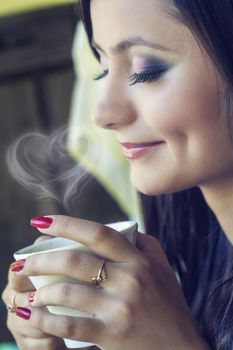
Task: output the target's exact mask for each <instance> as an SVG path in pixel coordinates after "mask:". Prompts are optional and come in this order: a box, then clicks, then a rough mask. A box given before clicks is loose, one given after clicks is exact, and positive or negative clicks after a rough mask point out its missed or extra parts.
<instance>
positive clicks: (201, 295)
mask: <svg viewBox="0 0 233 350" xmlns="http://www.w3.org/2000/svg"><path fill="white" fill-rule="evenodd" d="M90 1H91V0H81V12H82V17H83V20H84V24H85V27H86V30H87V33H88V37H89V40H90V43H91V39H92V25H91V16H90ZM161 1H163V2H164V4H165V10H167V13H168V15H169V16H170V17H171V18H173V19H174V20H176V21H180V22H182V23H183V24H185V25H186V26H188V27H189V28H190V30H191V31H192V33H193V34H194V36H195V37H196V39H197V40H198V41H199V43H200V44H201V46H202V47H204V48H205V50H206V52H207V54H208V55H209V57H210V58H211V59H212V61H213V62H214V64H215V66H216V68H217V69H218V71H219V72H220V74H221V75H222V77H223V79H224V81H225V82H226V90H225V95H224V101H223V103H224V104H223V107H224V114H225V115H226V117H227V118H228V119H227V120H228V124H229V130H230V133H231V137H232V135H233V1H232V0H161ZM93 51H94V54H95V55H96V57H97V58H98V53H97V52H96V51H95V50H93ZM232 139H233V137H232ZM142 201H143V207H144V211H145V221H146V227H147V232H150V233H153V232H156V233H155V234H154V235H155V236H157V237H158V238H159V239H160V241H161V243H162V245H163V247H164V249H165V251H166V253H167V256H168V258H169V261H170V263H171V265H172V266H173V267H174V269H175V270H176V271H177V273H178V275H179V278H180V281H181V285H182V288H183V291H184V294H185V296H186V299H187V302H188V304H189V306H190V308H191V309H192V311H193V313H194V314H195V316H196V318H197V320H198V321H199V324H200V325H201V326H202V329H203V333H205V335H206V337H207V338H208V340H209V342H210V344H211V346H212V348H213V349H216V350H217V349H218V350H232V349H233V335H232V330H233V274H232V270H233V266H232V265H233V263H232V261H233V256H232V250H231V246H230V244H229V242H227V240H226V239H225V238H223V237H225V235H224V234H223V233H222V231H221V229H220V227H219V224H218V222H217V220H216V218H215V217H214V215H213V213H212V212H211V210H210V209H209V208H208V206H207V205H206V203H205V201H204V199H203V196H202V194H201V192H200V190H199V189H198V188H194V189H189V190H186V191H181V192H179V193H175V194H166V195H163V196H156V197H148V196H144V195H142ZM213 237H214V239H213ZM222 239H223V240H224V239H225V240H224V241H223V243H222ZM219 247H220V248H219ZM219 249H221V251H220V250H219ZM215 254H216V256H215ZM217 254H219V255H221V257H220V258H223V260H221V261H220V260H219V259H217ZM219 265H221V266H219ZM201 274H202V277H204V278H201V277H200V275H201ZM187 275H190V276H191V278H189V279H188V278H187Z"/></svg>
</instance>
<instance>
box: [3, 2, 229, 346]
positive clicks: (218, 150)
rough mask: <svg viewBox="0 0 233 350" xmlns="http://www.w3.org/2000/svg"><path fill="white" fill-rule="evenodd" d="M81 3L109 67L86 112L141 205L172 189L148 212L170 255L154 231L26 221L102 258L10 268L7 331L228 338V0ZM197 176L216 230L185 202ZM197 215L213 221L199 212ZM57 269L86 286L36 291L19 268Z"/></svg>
mask: <svg viewBox="0 0 233 350" xmlns="http://www.w3.org/2000/svg"><path fill="white" fill-rule="evenodd" d="M82 6H83V13H84V17H85V23H86V27H87V31H88V34H89V38H90V42H91V44H92V46H93V50H94V52H95V54H96V56H97V57H98V58H99V60H100V62H101V64H102V67H103V72H102V73H101V75H100V76H98V79H100V78H103V88H102V94H101V97H100V100H99V103H98V105H97V106H96V108H95V110H94V111H93V116H92V117H93V120H94V122H95V123H96V124H97V125H99V126H100V127H103V128H106V129H111V130H114V131H116V137H117V139H118V141H119V142H120V143H121V144H122V149H123V153H124V155H125V156H126V158H127V159H128V160H129V162H130V167H131V178H132V181H133V183H134V184H135V185H136V187H137V188H138V190H139V191H140V192H142V193H144V195H146V201H147V202H151V201H152V202H153V200H151V199H150V197H147V196H149V195H153V196H154V195H161V194H168V195H166V196H165V197H161V199H160V200H158V201H156V203H155V204H156V211H157V213H155V212H153V211H150V213H149V215H147V216H148V217H149V221H150V223H152V222H153V220H154V217H155V215H156V214H157V219H158V220H161V225H160V226H162V227H160V228H161V230H159V231H157V232H158V233H157V235H158V236H159V238H160V239H161V242H162V243H163V247H164V250H165V252H166V254H165V253H164V250H162V249H161V247H160V245H159V243H158V241H157V240H156V239H155V238H154V237H150V236H141V235H140V234H138V239H137V246H136V247H133V246H132V245H131V244H129V243H128V242H127V241H126V240H125V239H123V238H122V237H121V236H119V235H118V234H116V233H115V232H113V231H112V230H109V229H106V228H104V227H103V226H102V225H99V224H96V223H93V222H87V221H83V220H78V219H74V218H69V217H61V216H48V217H43V218H34V219H32V221H31V224H32V225H33V226H34V227H37V228H38V229H39V231H41V232H42V233H44V234H48V235H51V236H58V235H62V236H64V237H68V238H72V239H74V240H77V241H80V242H82V243H84V244H86V245H87V246H89V247H90V248H91V249H93V250H94V251H95V253H96V254H97V255H98V257H97V256H96V257H92V258H90V257H89V256H87V255H85V254H80V253H75V254H72V255H69V254H65V255H64V254H62V253H57V254H56V255H54V259H53V264H51V263H50V260H49V257H48V256H47V255H46V254H45V255H43V258H42V257H38V256H34V257H30V258H28V259H27V261H21V262H20V263H17V264H13V265H11V271H10V274H9V284H8V286H7V288H6V290H5V292H4V295H3V298H4V301H5V302H6V304H9V303H10V302H11V300H12V297H14V296H15V300H14V302H15V305H16V306H17V309H16V314H15V313H9V318H8V326H9V329H10V330H11V331H12V333H13V334H14V336H15V338H16V341H17V343H18V345H19V347H20V349H28V348H30V349H41V348H46V349H60V348H61V349H62V348H64V345H63V344H62V342H61V341H60V340H59V339H60V338H62V337H65V338H72V339H78V340H84V341H88V342H91V343H94V344H97V346H98V347H99V348H100V349H104V350H119V349H127V350H142V349H147V350H149V349H153V350H156V349H158V350H160V349H163V350H166V349H167V350H168V349H180V350H182V349H185V350H188V349H190V350H191V349H198V350H202V349H203V350H204V349H224V350H228V349H232V347H233V340H232V334H231V333H232V331H231V330H232V325H233V322H232V319H233V315H232V295H233V294H232V293H233V286H232V264H231V253H232V246H231V243H232V242H233V230H232V227H233V225H232V224H233V219H232V217H233V216H232V203H233V148H232V133H231V132H232V126H231V125H232V123H231V114H232V111H231V98H232V97H231V95H232V94H231V92H232V86H233V68H232V67H233V57H232V55H233V50H232V47H231V46H232V42H233V25H232V15H231V14H232V11H233V4H232V2H231V1H230V0H208V1H205V2H203V1H197V0H186V1H185V0H183V1H181V0H174V1H172V0H171V1H169V0H147V1H134V0H128V1H125V0H108V1H104V0H91V1H88V0H84V1H83V2H82ZM193 187H198V188H199V189H200V190H201V193H202V195H203V196H204V198H205V200H206V202H207V203H208V206H209V207H210V208H211V210H212V211H213V212H214V214H215V216H216V217H217V219H218V222H219V223H220V225H221V229H222V230H223V231H224V233H223V232H222V231H221V229H220V228H219V225H218V224H217V223H216V222H215V221H214V220H215V219H214V218H211V211H208V210H207V209H206V207H205V206H203V207H201V208H200V210H199V209H197V210H196V209H195V208H194V210H191V206H190V203H194V204H195V203H196V202H198V203H199V204H200V202H201V199H200V194H199V193H197V192H196V190H190V191H185V190H187V189H191V188H193ZM181 191H182V192H181ZM183 191H184V192H183ZM174 192H178V193H177V194H175V195H174V196H171V195H169V193H174ZM167 199H168V200H169V201H170V202H169V203H168V202H167ZM164 203H165V205H164ZM167 203H168V204H167ZM147 204H148V203H147ZM152 204H153V203H152ZM170 204H171V205H170ZM168 205H169V206H168ZM202 205H203V203H202ZM172 206H174V208H175V210H174V212H175V215H173V216H171V215H170V216H169V220H167V217H166V215H165V214H166V212H165V210H167V208H169V207H171V208H172ZM149 207H151V206H150V203H149ZM198 210H199V212H198ZM199 213H200V216H199V215H197V214H199ZM203 213H205V215H206V216H207V214H206V213H208V215H209V218H206V217H205V222H203V223H202V222H201V223H200V220H202V218H203ZM161 214H162V215H161ZM164 216H165V220H164ZM211 225H212V226H211ZM199 229H200V230H199ZM150 233H151V232H150ZM164 235H165V236H164ZM103 258H104V259H105V260H106V263H105V273H106V276H107V280H106V281H103V278H100V279H99V281H98V282H99V287H100V288H96V287H95V286H93V284H91V283H90V280H91V277H92V276H93V275H94V276H95V274H98V272H99V271H101V267H102V259H103ZM168 259H169V261H170V263H169V262H168ZM228 259H229V260H228ZM96 266H97V268H96ZM171 266H172V267H171ZM174 270H175V272H176V274H175V273H174ZM58 272H62V274H66V275H67V276H72V277H74V278H76V279H77V280H80V281H82V282H86V284H78V283H77V284H70V285H56V286H55V287H54V286H48V287H46V288H43V289H40V290H38V291H37V292H36V293H31V292H32V291H33V288H32V286H31V285H29V282H28V281H27V279H25V278H27V276H29V275H32V274H45V273H48V274H54V273H58ZM100 277H101V274H100ZM178 280H179V283H178ZM15 291H17V292H18V293H17V294H16V295H15ZM90 300H92V303H90ZM50 304H58V305H66V306H71V307H73V308H78V309H81V310H83V311H87V312H89V313H92V314H93V316H94V317H93V318H91V319H78V318H69V317H61V316H56V315H52V314H50V313H48V312H47V311H46V310H45V309H44V308H43V307H44V305H50ZM188 306H189V307H188ZM22 307H23V308H22ZM17 316H20V317H17ZM56 337H58V338H56Z"/></svg>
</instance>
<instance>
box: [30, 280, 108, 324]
mask: <svg viewBox="0 0 233 350" xmlns="http://www.w3.org/2000/svg"><path fill="white" fill-rule="evenodd" d="M28 298H29V299H30V298H31V300H32V302H31V305H32V306H33V307H41V306H45V305H59V306H65V307H70V308H72V309H77V310H80V311H83V312H87V313H89V314H92V315H97V316H98V317H100V314H102V312H101V311H102V310H106V309H108V307H107V303H108V299H107V295H106V293H105V292H104V291H103V290H102V289H100V288H93V287H89V286H85V285H81V284H72V283H60V284H53V285H49V286H46V287H42V288H40V289H38V290H37V291H36V292H35V293H33V294H29V295H28ZM90 301H91V302H90Z"/></svg>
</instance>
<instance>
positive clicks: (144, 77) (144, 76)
mask: <svg viewBox="0 0 233 350" xmlns="http://www.w3.org/2000/svg"><path fill="white" fill-rule="evenodd" d="M165 71H166V69H162V70H158V71H151V72H150V71H147V72H142V73H134V74H132V75H131V77H130V80H131V82H130V84H129V86H132V85H135V84H143V83H146V84H150V83H153V82H154V81H156V80H159V78H161V76H162V75H163V73H165Z"/></svg>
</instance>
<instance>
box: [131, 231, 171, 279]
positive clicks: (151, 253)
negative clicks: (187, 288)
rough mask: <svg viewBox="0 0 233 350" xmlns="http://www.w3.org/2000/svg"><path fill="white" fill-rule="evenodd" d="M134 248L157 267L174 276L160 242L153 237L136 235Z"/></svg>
mask: <svg viewBox="0 0 233 350" xmlns="http://www.w3.org/2000/svg"><path fill="white" fill-rule="evenodd" d="M136 246H137V248H138V249H139V250H140V251H141V252H142V253H143V255H144V256H146V257H147V258H149V259H150V260H151V261H153V262H154V263H155V264H156V265H157V266H160V268H162V269H163V270H164V271H166V272H168V273H172V275H173V274H174V271H173V269H172V268H171V266H170V264H169V262H168V259H167V257H166V254H165V252H164V251H163V249H162V247H161V244H160V242H159V241H158V240H157V239H156V238H155V237H152V236H149V235H145V234H138V235H137V242H136Z"/></svg>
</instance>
